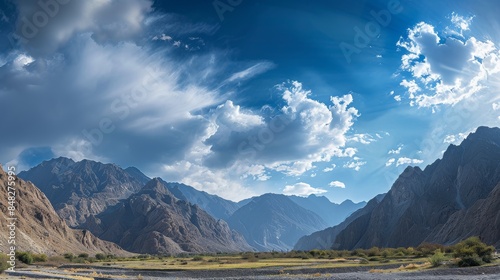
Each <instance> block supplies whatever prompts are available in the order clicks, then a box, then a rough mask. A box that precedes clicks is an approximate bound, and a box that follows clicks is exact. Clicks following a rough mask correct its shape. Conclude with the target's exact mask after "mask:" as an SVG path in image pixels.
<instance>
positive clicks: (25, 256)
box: [16, 252, 33, 264]
mask: <svg viewBox="0 0 500 280" xmlns="http://www.w3.org/2000/svg"><path fill="white" fill-rule="evenodd" d="M16 258H17V259H18V260H19V261H21V262H23V263H25V264H32V263H33V255H32V254H31V253H30V252H16Z"/></svg>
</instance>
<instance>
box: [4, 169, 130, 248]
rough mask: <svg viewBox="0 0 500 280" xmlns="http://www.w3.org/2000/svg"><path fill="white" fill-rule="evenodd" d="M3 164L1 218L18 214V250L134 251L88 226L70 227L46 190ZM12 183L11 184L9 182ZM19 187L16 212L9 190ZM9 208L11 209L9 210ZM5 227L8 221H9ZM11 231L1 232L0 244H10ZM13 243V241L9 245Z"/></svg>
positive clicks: (15, 204) (6, 218) (16, 194)
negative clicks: (115, 242) (21, 177)
mask: <svg viewBox="0 0 500 280" xmlns="http://www.w3.org/2000/svg"><path fill="white" fill-rule="evenodd" d="M11 178H14V179H15V180H9V176H8V174H7V173H6V172H5V171H4V170H3V168H2V166H0V186H1V187H0V218H1V219H2V220H3V221H6V222H8V223H10V222H11V221H12V220H9V218H15V231H14V232H15V235H14V236H15V239H14V240H15V246H16V250H17V251H30V252H33V253H43V254H47V255H57V254H63V253H77V254H78V253H89V254H92V255H94V254H96V253H105V254H116V255H121V256H125V255H130V253H128V252H126V251H124V250H122V249H121V248H120V247H119V246H117V245H116V244H114V243H112V242H107V241H102V240H100V239H99V238H97V237H95V236H94V235H93V234H92V233H90V232H89V231H88V230H76V229H71V228H69V227H68V226H67V225H66V223H65V221H64V220H63V219H62V218H61V217H59V215H58V214H57V213H56V211H55V210H54V208H53V207H52V205H51V203H50V201H49V200H48V199H47V197H46V196H45V194H44V193H42V192H41V191H40V189H38V188H37V187H36V186H34V185H33V184H32V183H30V182H25V181H24V180H22V179H20V178H18V177H16V176H11ZM9 183H10V184H9ZM9 186H11V187H13V188H14V189H15V199H14V200H13V201H15V203H14V206H15V210H13V215H10V210H9V206H11V205H9V203H8V202H9V201H10V200H9V199H8V197H9V196H12V195H11V194H8V192H9V191H12V190H9V189H8V187H9ZM8 210H9V211H8ZM4 229H5V230H6V229H7V225H5V228H4ZM8 236H10V233H9V232H3V234H1V235H0V244H4V245H5V246H6V247H5V248H7V245H8V244H11V243H9V242H8ZM9 246H10V245H9Z"/></svg>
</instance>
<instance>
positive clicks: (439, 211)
mask: <svg viewBox="0 0 500 280" xmlns="http://www.w3.org/2000/svg"><path fill="white" fill-rule="evenodd" d="M499 183H500V129H498V128H487V127H480V128H478V129H477V131H476V132H475V133H473V134H471V135H469V136H468V137H467V139H465V140H464V141H463V143H462V144H461V145H460V146H454V145H451V146H450V147H449V148H448V149H447V151H446V152H445V153H444V155H443V159H442V160H437V161H436V162H434V163H433V164H432V165H429V166H427V167H426V168H425V170H423V171H422V170H420V169H419V168H418V167H408V168H407V169H406V170H405V171H404V172H403V173H402V174H401V175H400V177H399V178H398V179H397V180H396V182H395V183H394V185H393V186H392V188H391V190H390V191H389V192H388V194H387V195H386V196H385V198H384V199H383V200H382V201H381V202H380V204H379V205H377V207H375V208H374V209H373V210H372V211H371V214H370V215H369V216H367V217H363V218H359V219H357V220H355V221H353V222H352V223H351V224H350V225H348V226H347V227H346V228H345V229H344V230H343V231H342V232H340V233H339V234H338V236H337V238H336V241H335V248H337V249H353V248H369V247H372V246H378V247H399V246H417V245H419V244H420V243H422V242H424V241H426V242H439V243H443V244H451V243H454V242H457V241H459V240H461V239H463V238H466V237H468V236H472V235H475V234H477V235H480V236H481V237H486V238H487V239H488V241H489V242H490V243H493V244H498V241H499V239H498V208H497V206H496V205H498V203H500V201H498V193H497V192H498V190H497V185H498V184H499ZM495 211H496V212H495ZM473 228H477V230H476V229H474V230H472V229H473ZM467 229H469V230H467Z"/></svg>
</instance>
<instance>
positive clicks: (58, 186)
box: [19, 157, 147, 227]
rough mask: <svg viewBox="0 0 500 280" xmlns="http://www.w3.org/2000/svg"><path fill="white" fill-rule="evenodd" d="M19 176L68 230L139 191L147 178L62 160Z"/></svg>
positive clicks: (131, 170) (108, 166) (95, 164)
mask: <svg viewBox="0 0 500 280" xmlns="http://www.w3.org/2000/svg"><path fill="white" fill-rule="evenodd" d="M19 177H20V178H23V179H24V180H28V181H31V182H33V183H34V184H35V185H37V186H38V187H39V188H40V189H41V190H42V191H43V192H44V193H45V195H46V196H47V198H48V199H49V200H50V202H51V203H52V205H54V208H55V209H56V211H57V213H58V214H59V216H60V217H62V218H63V219H64V220H65V221H66V223H67V224H68V225H69V226H71V227H78V226H79V225H80V224H82V223H84V222H85V221H86V219H87V217H88V216H90V215H96V214H99V213H101V212H103V211H104V210H105V209H106V208H107V207H109V206H113V205H115V204H117V203H118V201H119V200H120V199H124V198H127V197H128V196H130V195H131V194H133V193H135V192H137V191H139V190H140V189H141V188H142V186H143V185H144V184H143V183H142V182H144V181H145V180H146V178H147V177H146V176H145V175H144V174H142V173H141V172H140V171H139V170H137V169H134V168H128V169H127V171H126V170H123V169H121V168H120V167H118V166H116V165H114V164H102V163H99V162H95V161H90V160H82V161H80V162H74V161H73V160H71V159H68V158H62V157H61V158H57V159H52V160H50V161H45V162H43V163H41V164H40V165H38V166H36V167H33V168H32V169H30V170H28V171H26V172H21V173H20V174H19Z"/></svg>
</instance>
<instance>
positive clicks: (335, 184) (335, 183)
mask: <svg viewBox="0 0 500 280" xmlns="http://www.w3.org/2000/svg"><path fill="white" fill-rule="evenodd" d="M328 185H329V186H330V187H332V188H341V189H345V184H344V183H342V182H340V181H331V182H330V183H329V184H328Z"/></svg>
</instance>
